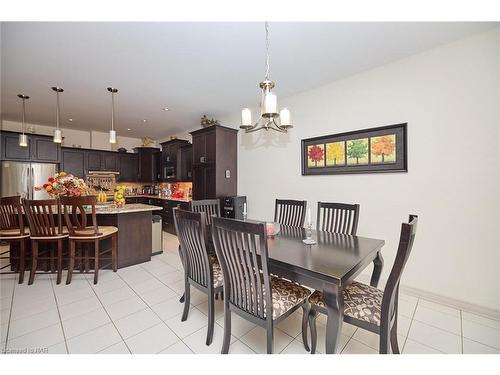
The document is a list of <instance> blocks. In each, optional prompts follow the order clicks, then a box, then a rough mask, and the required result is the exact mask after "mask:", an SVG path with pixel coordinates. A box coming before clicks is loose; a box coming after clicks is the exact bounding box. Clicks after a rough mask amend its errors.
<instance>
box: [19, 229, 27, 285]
mask: <svg viewBox="0 0 500 375" xmlns="http://www.w3.org/2000/svg"><path fill="white" fill-rule="evenodd" d="M19 246H20V249H19V284H22V283H23V282H24V270H25V269H26V263H25V262H26V240H24V239H23V240H21V243H20V244H19Z"/></svg>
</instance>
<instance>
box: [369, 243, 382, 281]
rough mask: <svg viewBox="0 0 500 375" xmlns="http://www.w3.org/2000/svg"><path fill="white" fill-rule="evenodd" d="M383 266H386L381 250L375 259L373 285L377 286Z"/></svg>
mask: <svg viewBox="0 0 500 375" xmlns="http://www.w3.org/2000/svg"><path fill="white" fill-rule="evenodd" d="M383 266H384V258H382V253H381V252H380V251H379V252H378V253H377V256H376V257H375V259H373V273H372V278H371V280H370V285H371V286H373V287H377V285H378V281H379V280H380V274H381V273H382V267H383Z"/></svg>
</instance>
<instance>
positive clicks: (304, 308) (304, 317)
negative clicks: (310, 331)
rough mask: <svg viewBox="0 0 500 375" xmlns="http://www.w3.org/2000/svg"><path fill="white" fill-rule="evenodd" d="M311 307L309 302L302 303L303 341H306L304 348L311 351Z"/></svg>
mask: <svg viewBox="0 0 500 375" xmlns="http://www.w3.org/2000/svg"><path fill="white" fill-rule="evenodd" d="M310 311H311V307H310V306H309V304H304V305H302V341H303V342H304V348H305V349H306V350H307V351H310V350H311V349H310V348H309V344H308V343H307V322H308V320H309V313H310Z"/></svg>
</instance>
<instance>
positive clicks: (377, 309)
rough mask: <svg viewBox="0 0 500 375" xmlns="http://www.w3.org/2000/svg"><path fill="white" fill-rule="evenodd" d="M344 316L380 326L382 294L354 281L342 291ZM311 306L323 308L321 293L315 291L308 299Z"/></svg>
mask: <svg viewBox="0 0 500 375" xmlns="http://www.w3.org/2000/svg"><path fill="white" fill-rule="evenodd" d="M343 295H344V315H347V316H350V317H351V318H354V319H357V320H363V321H365V322H368V323H371V324H375V325H377V326H378V325H380V315H381V308H382V297H383V296H384V292H382V291H381V290H380V289H377V288H375V287H372V286H370V285H366V284H362V283H358V282H356V281H354V282H353V283H352V284H350V285H348V286H347V287H346V288H344V290H343ZM309 302H310V303H311V305H316V306H319V307H322V308H325V301H324V300H323V293H322V292H320V291H318V290H316V291H315V292H314V293H313V294H311V296H310V297H309Z"/></svg>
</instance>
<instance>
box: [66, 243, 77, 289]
mask: <svg viewBox="0 0 500 375" xmlns="http://www.w3.org/2000/svg"><path fill="white" fill-rule="evenodd" d="M75 247H76V243H75V241H73V240H69V262H68V277H67V278H66V284H71V278H72V277H73V268H75Z"/></svg>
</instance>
